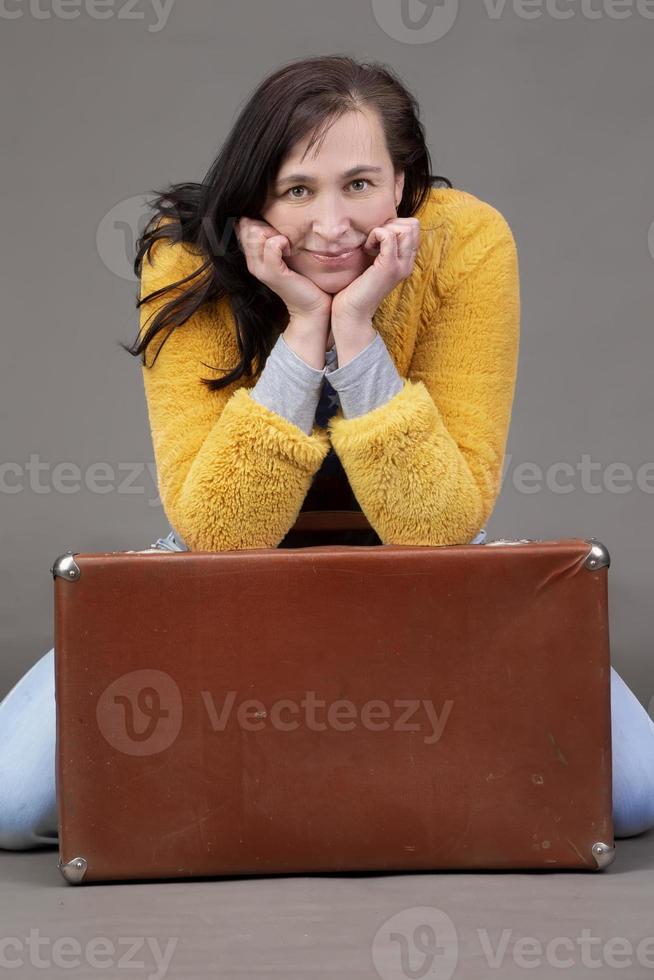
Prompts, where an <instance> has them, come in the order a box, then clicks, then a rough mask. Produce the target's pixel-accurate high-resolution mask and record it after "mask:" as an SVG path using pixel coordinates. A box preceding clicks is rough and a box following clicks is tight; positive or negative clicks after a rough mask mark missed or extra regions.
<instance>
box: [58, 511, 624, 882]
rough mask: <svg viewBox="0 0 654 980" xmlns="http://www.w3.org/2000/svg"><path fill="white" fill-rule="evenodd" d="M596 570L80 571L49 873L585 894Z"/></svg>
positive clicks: (562, 555)
mask: <svg viewBox="0 0 654 980" xmlns="http://www.w3.org/2000/svg"><path fill="white" fill-rule="evenodd" d="M304 520H305V522H308V524H310V523H311V520H313V521H314V522H315V521H318V522H321V521H322V522H325V521H328V520H329V517H328V515H318V516H317V517H314V518H308V517H307V518H305V519H304ZM346 520H347V521H350V522H354V523H357V524H360V523H361V521H362V517H361V516H356V515H352V516H351V517H347V518H346ZM314 530H315V524H314ZM590 549H591V545H590V544H589V542H588V541H586V540H584V539H577V538H573V539H562V540H555V541H531V542H523V543H516V544H513V545H510V544H496V545H494V546H492V542H489V543H488V544H486V545H485V546H484V547H479V546H476V545H472V544H471V545H455V546H442V547H417V546H405V545H381V546H377V547H360V548H356V547H349V546H341V545H325V546H314V547H307V548H299V549H288V550H283V549H282V550H280V549H250V550H245V551H232V552H225V553H216V552H211V551H207V552H198V551H195V552H161V551H159V552H155V551H150V552H142V553H139V552H108V553H93V554H91V553H78V554H76V555H75V556H74V558H75V562H76V563H77V566H78V567H79V570H80V575H79V577H78V578H77V580H74V581H67V580H65V579H63V578H61V577H56V578H55V583H54V589H55V596H54V599H55V664H56V698H57V781H58V782H57V785H58V807H59V841H60V857H61V860H62V862H63V863H64V864H65V863H67V862H69V861H72V860H73V859H75V858H77V857H82V858H84V860H85V861H86V862H87V870H86V873H85V877H84V882H87V881H109V880H144V879H153V878H186V877H193V876H223V875H227V876H228V875H240V874H276V873H288V872H292V873H310V872H321V871H373V870H375V871H390V870H405V871H418V870H423V869H424V870H445V869H447V870H449V869H452V870H455V869H470V870H472V869H512V870H518V869H536V868H541V869H544V870H549V871H553V870H559V869H574V868H576V869H579V870H595V869H596V862H595V858H594V856H593V853H592V851H591V849H592V847H593V845H594V844H596V842H603V843H605V844H607V845H609V846H610V845H612V844H613V826H612V799H611V792H612V790H611V741H610V739H611V728H610V724H611V723H610V689H609V679H610V654H609V634H608V610H607V572H608V569H607V567H606V566H603V567H599V568H595V569H589V568H587V567H586V566H585V561H586V559H587V557H588V555H589V552H590ZM327 619H328V622H329V629H325V628H324V627H325V622H326V621H327ZM310 692H314V693H313V695H311V694H310ZM310 697H315V698H316V699H321V700H322V701H324V702H325V705H324V707H323V708H320V709H317V711H316V715H315V718H316V720H317V724H315V725H314V724H312V723H311V722H310V719H309V714H308V711H306V710H305V709H303V708H302V702H303V699H306V698H310ZM250 699H256V700H257V701H258V702H260V704H259V705H257V704H254V705H252V704H251V703H250V706H249V708H248V709H247V711H246V709H245V708H244V707H243V704H244V702H247V701H249V700H250ZM230 701H231V710H230V709H229V705H230ZM343 701H345V702H346V703H347V704H349V705H350V709H351V710H350V709H348V710H346V709H343V707H342V702H343ZM289 702H290V704H291V705H295V706H297V710H296V711H293V709H292V707H291V708H289V707H288V704H289ZM336 702H341V708H339V709H338V711H337V708H335V707H334V705H336ZM372 702H374V703H378V702H381V705H382V708H381V709H380V708H379V705H378V706H377V708H374V707H370V704H371V703H372ZM284 704H286V708H284V707H283V705H284ZM366 705H368V706H369V707H368V708H365V707H364V706H366ZM384 705H385V706H386V716H385V717H384V714H383V711H384V707H383V706H384ZM427 705H431V706H432V707H431V709H428V708H427V707H426V706H427ZM225 706H227V712H226V715H225V718H224V725H223V727H222V728H220V726H219V725H218V721H217V719H219V718H220V716H221V712H222V709H223V707H225ZM429 710H431V711H432V720H430V716H429ZM239 711H241V713H242V714H241V720H240V721H239V714H238V713H239ZM243 712H246V714H245V715H243ZM276 712H277V716H276V715H275V713H276ZM328 712H331V713H332V714H331V715H330V714H329V713H328ZM364 712H368V714H367V715H364ZM243 718H245V721H243ZM328 719H330V720H328ZM364 719H365V722H364ZM434 719H435V721H434ZM280 721H281V724H280ZM293 722H297V724H296V725H295V726H294V725H293ZM343 722H348V723H353V724H349V725H348V724H345V725H344V724H343ZM384 722H385V724H384ZM289 723H290V725H289ZM434 735H436V736H437V737H436V738H434V737H433V736H434Z"/></svg>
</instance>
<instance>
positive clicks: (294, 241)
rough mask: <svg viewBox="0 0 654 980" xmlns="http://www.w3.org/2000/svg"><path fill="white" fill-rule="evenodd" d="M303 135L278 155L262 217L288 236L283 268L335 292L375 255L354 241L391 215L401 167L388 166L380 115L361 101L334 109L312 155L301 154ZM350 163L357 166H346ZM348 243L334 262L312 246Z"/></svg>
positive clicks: (323, 248) (326, 248) (324, 248)
mask: <svg viewBox="0 0 654 980" xmlns="http://www.w3.org/2000/svg"><path fill="white" fill-rule="evenodd" d="M308 142H309V137H308V136H307V138H306V139H304V140H301V141H300V142H299V143H298V144H296V146H295V147H294V148H293V150H292V151H291V152H290V153H289V154H288V155H287V157H286V158H285V160H284V161H283V162H282V164H281V166H280V168H279V171H278V173H277V177H276V182H275V186H274V187H273V188H271V190H270V193H269V195H268V198H267V200H266V204H265V207H264V209H263V211H262V213H261V217H262V218H263V220H264V221H267V222H268V224H270V225H272V226H273V228H276V229H277V231H278V232H279V233H280V234H282V235H285V236H286V238H288V240H289V243H290V245H291V254H290V255H287V256H284V261H285V262H286V264H287V265H288V267H289V269H293V270H294V271H295V272H299V273H300V274H301V275H303V276H306V277H307V278H308V279H311V280H312V282H315V283H316V285H317V286H320V288H321V289H322V290H324V291H325V292H326V293H330V294H334V293H338V292H340V290H342V289H344V288H345V287H346V286H347V285H349V283H351V282H352V281H353V280H354V279H356V278H357V277H358V276H360V275H361V274H362V272H364V271H365V270H366V269H367V268H368V266H370V265H372V263H373V262H374V261H375V256H374V255H368V254H367V253H366V252H364V251H363V250H362V248H361V246H362V245H363V244H364V243H365V241H366V239H367V237H368V235H369V233H370V231H371V230H372V229H373V228H375V227H377V226H378V225H383V224H385V223H386V222H387V221H388V220H389V219H392V218H396V217H397V206H398V204H399V203H400V200H401V198H402V189H403V187H404V173H400V174H399V175H396V174H394V172H393V165H392V162H391V158H390V156H389V154H388V150H387V149H386V143H385V140H384V134H383V130H382V128H381V124H380V122H379V118H378V116H377V114H376V113H375V112H372V111H371V110H368V109H363V110H362V111H361V112H349V113H346V114H345V115H343V116H341V118H340V119H338V120H337V121H336V122H335V123H334V124H333V125H332V126H331V128H330V129H329V130H328V132H327V134H326V136H325V137H324V141H323V144H322V146H321V147H320V151H319V153H318V155H317V156H312V157H311V158H309V156H307V157H305V159H304V160H303V159H302V155H303V153H304V151H305V147H306V145H307V143H308ZM312 153H314V154H315V147H314V149H313V150H312ZM354 167H357V168H359V167H361V170H360V171H357V173H356V174H349V173H348V171H349V170H350V169H352V168H354ZM350 249H353V252H352V255H350V256H349V258H345V259H343V260H339V262H338V263H332V262H330V263H324V262H321V261H320V260H319V258H318V257H316V255H314V254H313V253H314V252H342V251H345V250H350Z"/></svg>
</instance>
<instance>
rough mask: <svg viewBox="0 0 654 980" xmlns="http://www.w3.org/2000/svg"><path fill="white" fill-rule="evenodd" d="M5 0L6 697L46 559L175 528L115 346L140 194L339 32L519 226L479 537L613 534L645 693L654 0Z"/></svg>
mask: <svg viewBox="0 0 654 980" xmlns="http://www.w3.org/2000/svg"><path fill="white" fill-rule="evenodd" d="M0 8H1V9H0V45H1V51H0V53H1V58H0V65H1V66H2V67H1V69H0V71H1V72H2V75H3V76H4V77H3V80H2V81H3V84H2V92H3V100H2V104H3V119H2V128H1V133H2V136H1V140H2V180H1V182H0V193H1V194H2V264H1V268H2V323H3V332H2V359H1V364H2V383H1V386H0V398H1V399H2V409H1V418H2V443H1V459H0V465H1V470H0V472H1V479H0V484H1V490H2V492H1V493H0V507H1V508H2V510H1V522H0V529H1V533H2V559H1V562H0V569H1V575H2V589H1V593H0V602H1V613H0V615H1V620H0V629H1V642H2V656H1V658H0V696H2V695H3V694H4V693H5V692H6V691H7V690H8V689H9V688H10V687H11V685H12V684H13V683H15V681H16V680H17V679H18V678H19V677H20V676H21V675H22V674H23V673H24V672H25V670H27V668H28V667H29V666H31V664H33V663H34V662H35V661H36V660H37V659H38V658H39V657H40V656H41V655H42V654H43V653H45V651H46V650H48V649H49V648H50V647H51V646H52V645H53V642H54V640H53V621H52V617H53V596H52V591H53V583H52V577H51V575H50V571H49V568H50V565H51V563H52V561H53V560H54V558H55V557H56V556H57V555H59V554H60V553H61V552H63V551H66V550H67V549H69V548H71V549H73V550H78V551H81V550H85V551H94V550H98V551H100V550H105V549H109V550H122V549H130V548H133V549H137V548H144V547H147V546H148V545H149V544H150V543H151V542H152V541H153V540H154V539H155V538H156V537H158V536H159V535H162V534H165V533H166V532H167V530H168V523H167V521H166V518H165V515H164V513H163V511H162V509H161V506H160V503H159V501H158V497H157V491H156V484H155V469H154V458H153V452H152V446H151V442H150V434H149V428H148V422H147V414H146V405H145V399H144V394H143V389H142V380H141V374H140V366H139V362H138V359H136V358H132V357H130V356H129V355H128V354H127V353H126V352H124V351H123V350H121V349H120V348H119V347H118V346H117V341H118V340H123V341H126V342H131V341H132V340H133V339H134V336H135V331H136V327H137V314H136V308H135V300H136V295H137V284H136V281H135V279H134V278H133V276H132V274H131V270H130V260H131V257H132V246H133V242H134V239H135V237H136V230H137V225H139V223H140V222H142V220H143V217H144V215H145V210H144V208H143V203H144V201H145V199H146V198H147V197H150V196H151V192H152V189H153V188H161V187H164V186H165V185H166V184H167V183H168V182H170V181H180V180H186V179H189V180H199V179H200V178H201V177H202V175H203V174H204V172H205V170H206V168H207V166H208V165H209V163H210V161H211V160H212V159H213V157H214V156H215V154H216V152H217V150H218V148H219V146H220V144H221V142H222V139H223V138H224V136H225V134H226V133H227V131H228V129H229V127H230V125H231V123H232V122H233V120H234V118H235V115H236V113H237V111H238V110H239V109H240V107H241V106H242V104H243V102H244V101H245V99H246V98H247V96H248V94H249V93H250V91H251V90H252V88H253V87H254V86H255V85H256V84H257V83H258V82H259V81H260V80H261V78H263V76H264V75H265V74H267V73H268V72H269V71H271V70H272V69H273V68H275V67H277V66H279V65H281V64H282V63H284V62H286V61H288V60H291V59H295V58H298V57H301V56H305V55H315V54H324V53H330V52H331V53H333V52H342V53H348V54H352V55H354V56H355V57H360V58H364V57H366V58H373V59H377V60H381V61H384V62H387V63H389V64H390V65H392V66H393V67H394V68H395V69H396V70H397V71H399V72H400V74H401V76H402V77H403V79H404V80H405V81H406V83H407V84H408V85H409V87H410V88H411V89H412V90H413V91H414V92H415V93H416V95H417V97H418V99H419V101H420V104H421V107H422V118H423V120H424V123H425V126H426V130H427V134H428V138H429V145H430V150H431V152H432V156H433V162H434V172H435V173H440V174H446V175H447V176H448V177H449V178H450V179H451V180H452V181H453V183H454V184H455V186H457V187H460V188H463V189H466V190H468V191H470V192H471V193H473V194H475V195H477V196H479V197H481V198H483V199H485V200H487V201H489V202H490V203H491V204H493V205H494V206H495V207H497V208H498V209H499V210H500V211H501V212H502V213H503V214H504V215H505V216H506V218H507V220H508V221H509V223H510V225H511V227H512V229H513V232H514V235H515V237H516V241H517V244H518V250H519V256H520V268H521V286H522V312H523V318H522V336H521V356H520V369H519V378H518V387H517V392H516V398H515V403H514V414H513V423H512V428H511V433H510V438H509V443H508V447H507V461H506V468H505V476H504V482H503V488H502V493H501V496H500V499H499V502H498V504H497V507H496V509H495V512H494V514H493V516H492V518H491V520H490V521H489V523H488V531H489V535H490V536H491V537H500V536H502V537H535V538H556V537H564V536H591V535H594V536H595V537H597V538H599V539H600V540H602V541H604V542H605V543H606V545H607V547H608V548H609V551H610V554H611V558H612V566H611V569H610V573H609V574H610V615H611V640H612V652H613V663H614V666H615V667H616V669H617V670H618V671H619V672H620V673H621V674H622V676H623V677H624V678H625V680H626V681H627V683H629V684H630V685H631V686H632V688H633V689H634V691H635V692H636V693H637V695H638V697H639V698H640V700H641V701H642V702H643V703H644V704H645V705H648V706H649V708H650V713H652V708H653V707H654V701H651V700H650V699H652V695H653V694H654V642H653V639H652V636H653V632H654V631H653V628H652V620H653V616H652V606H653V603H652V599H653V596H652V550H651V549H652V548H653V546H654V526H653V521H652V516H653V510H654V463H653V459H654V456H653V447H652V420H653V411H652V408H653V406H652V385H651V374H652V362H653V360H654V344H653V341H652V308H653V295H652V282H653V280H654V225H653V221H654V197H653V194H652V181H651V175H652V173H654V139H653V125H652V123H653V114H654V113H653V109H654V97H653V95H654V92H653V86H652V60H651V52H652V42H653V40H654V2H652V0H633V3H630V2H629V0H619V2H618V0H614V2H612V0H583V2H582V0H557V2H556V3H554V2H553V0H543V2H542V3H539V2H538V0H529V2H519V0H505V2H503V0H483V2H482V0H480V2H476V3H466V4H465V5H464V4H463V2H461V3H457V2H456V0H445V2H442V3H441V2H439V3H433V2H430V3H428V4H424V3H420V2H418V0H411V2H409V3H400V2H398V0H361V2H357V3H355V4H352V3H346V2H338V0H331V2H330V3H329V4H328V3H324V2H317V0H302V2H296V0H275V3H268V2H262V0H255V2H254V3H250V4H245V5H238V4H235V3H234V4H226V3H216V2H213V0H172V3H171V2H170V0H168V2H155V0H135V2H133V0H131V2H130V3H127V2H126V0H115V2H113V3H112V2H111V0H109V2H106V0H104V2H103V3H102V4H97V5H96V4H95V3H94V2H93V0H79V2H76V0H66V2H65V3H61V2H59V3H56V2H54V0H52V2H46V0H5V2H4V3H3V4H1V5H0ZM141 226H142V225H141ZM92 656H93V651H92V650H89V657H92Z"/></svg>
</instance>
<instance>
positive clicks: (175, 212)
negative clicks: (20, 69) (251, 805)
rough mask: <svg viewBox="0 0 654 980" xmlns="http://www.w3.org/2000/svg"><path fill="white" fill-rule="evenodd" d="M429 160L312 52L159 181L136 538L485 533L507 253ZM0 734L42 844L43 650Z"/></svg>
mask: <svg viewBox="0 0 654 980" xmlns="http://www.w3.org/2000/svg"><path fill="white" fill-rule="evenodd" d="M316 144H317V149H314V147H315V146H316ZM437 180H438V179H437V178H432V177H431V174H430V163H429V154H428V151H427V148H426V145H425V141H424V135H423V130H422V126H421V124H420V123H419V121H418V117H417V105H416V102H415V100H414V98H413V97H412V96H411V95H410V94H409V93H408V92H407V91H406V89H405V88H404V87H403V86H402V84H401V83H400V81H399V80H398V79H397V78H395V77H394V76H393V74H392V73H391V72H390V71H388V70H387V69H386V68H385V67H382V66H379V65H369V64H360V63H357V62H356V61H354V60H353V59H351V58H347V57H338V56H334V57H332V56H325V57H322V58H312V59H308V60H304V61H299V62H294V63H291V64H290V65H287V66H285V67H283V68H282V69H280V70H279V71H277V72H275V73H274V74H273V75H271V76H270V77H269V78H267V79H265V80H264V82H263V83H262V84H261V85H260V86H259V88H258V89H257V90H256V91H255V93H254V94H253V96H252V97H251V99H250V100H249V102H248V103H247V104H246V106H245V108H244V109H243V111H242V113H241V114H240V116H239V118H238V119H237V121H236V124H235V126H234V128H233V130H232V133H231V134H230V136H229V138H228V140H227V142H226V144H225V146H224V148H223V150H222V151H221V153H220V155H219V156H218V158H217V160H216V161H215V163H214V164H213V165H212V167H211V169H210V170H209V172H208V174H207V176H206V177H205V179H204V181H203V182H202V183H201V184H197V185H195V184H182V185H178V186H175V187H173V188H171V189H170V190H169V191H168V192H167V193H165V194H161V195H160V196H159V197H158V199H157V201H156V211H157V213H156V215H155V216H154V218H153V221H152V222H151V223H150V225H149V227H148V228H147V229H146V231H145V233H144V235H143V236H142V238H141V240H140V242H139V247H138V249H137V256H136V259H135V270H136V272H137V274H139V275H140V278H141V295H140V299H139V306H140V309H141V316H140V331H139V338H138V341H137V343H136V344H135V345H134V346H133V347H131V348H126V349H127V350H128V351H129V352H130V353H132V354H134V355H137V354H141V355H142V356H143V361H142V364H143V379H144V385H145V391H146V398H147V405H148V414H149V421H150V425H151V429H152V438H153V445H154V451H155V458H156V464H157V473H158V479H159V490H160V494H161V498H162V503H163V506H164V510H165V512H166V515H167V517H168V518H169V520H170V522H171V529H170V533H169V534H168V535H167V536H166V537H162V538H159V539H158V540H157V542H156V543H155V545H154V547H159V548H164V549H168V550H184V549H186V548H187V547H188V548H191V549H194V550H230V549H242V548H252V547H290V546H298V545H302V544H306V543H311V541H310V540H307V539H304V540H303V539H302V537H301V536H298V533H297V532H293V531H292V530H291V528H292V525H293V523H294V521H295V519H296V517H297V515H298V512H299V511H300V510H301V509H302V508H304V509H312V510H313V509H316V508H321V507H328V508H336V509H359V510H363V511H364V513H365V515H366V517H367V518H368V520H369V523H370V526H371V528H372V531H371V532H364V536H363V537H361V536H359V537H358V538H357V537H356V534H357V533H359V532H356V533H355V532H349V536H345V537H341V538H339V539H338V540H339V541H340V542H345V543H359V544H360V543H370V544H380V543H397V544H412V543H415V544H423V545H424V544H434V545H439V544H441V545H442V544H457V543H468V542H471V543H483V541H484V540H485V530H484V528H483V524H484V523H485V522H486V520H487V519H488V517H489V516H490V514H491V512H492V510H493V507H494V504H495V501H496V498H497V495H498V493H499V487H500V478H501V466H502V462H503V456H504V450H505V445H506V439H507V434H508V427H509V423H510V416H511V408H512V402H513V394H514V388H515V377H516V368H517V358H518V335H519V306H520V302H519V282H518V263H517V254H516V248H515V242H514V240H513V236H512V234H511V231H510V229H509V226H508V224H507V223H506V221H505V220H504V218H503V217H502V216H501V214H499V212H498V211H496V210H495V209H494V208H492V207H490V205H488V204H486V203H485V202H483V201H481V200H479V199H477V198H476V197H474V196H473V195H471V194H469V193H466V192H464V191H459V190H455V189H454V188H453V187H452V185H451V184H450V183H449V181H442V180H441V181H440V183H443V182H444V183H445V184H446V185H447V186H445V187H436V186H434V183H435V182H436V181H437ZM296 191H299V192H300V193H299V194H297V193H296ZM335 253H346V254H342V255H341V256H340V257H336V256H335ZM325 255H327V257H325ZM330 255H331V257H330ZM162 334H163V336H162ZM150 351H152V353H153V355H154V356H153V359H152V361H151V362H150V363H146V359H145V353H146V352H148V353H149V352H150ZM204 369H206V370H204ZM203 370H204V373H206V372H207V371H208V372H210V376H209V377H204V378H203V377H202V374H203ZM216 372H221V373H222V374H223V376H222V377H215V376H212V375H214V374H215V373H216ZM611 711H612V734H613V808H614V826H615V833H616V836H619V837H628V836H632V835H634V834H638V833H641V832H642V831H644V830H646V829H648V828H649V827H651V826H653V825H654V722H652V720H651V719H650V718H649V717H648V715H647V713H646V712H645V710H644V708H643V707H642V705H641V704H640V702H639V701H638V700H637V699H636V697H635V696H634V694H633V693H632V692H631V691H630V690H629V688H628V687H627V686H626V684H625V683H624V681H622V679H621V678H620V677H619V676H618V674H617V673H616V672H615V671H614V670H613V669H612V670H611ZM0 732H1V733H2V738H1V743H0V786H2V791H3V792H2V798H1V799H0V846H2V847H5V848H11V849H24V848H32V847H39V846H47V845H54V844H56V843H57V813H56V798H55V775H54V757H55V701H54V648H52V649H51V650H50V651H48V653H46V654H45V655H44V656H43V657H42V658H41V659H40V660H39V661H37V663H36V664H35V665H34V666H33V667H32V668H31V669H30V670H29V671H28V672H27V673H26V674H25V675H24V676H23V677H22V678H21V680H20V681H19V682H18V684H17V685H16V686H15V687H14V688H13V689H12V691H10V692H9V694H8V695H7V697H6V698H5V700H4V701H3V702H2V704H0Z"/></svg>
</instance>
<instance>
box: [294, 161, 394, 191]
mask: <svg viewBox="0 0 654 980" xmlns="http://www.w3.org/2000/svg"><path fill="white" fill-rule="evenodd" d="M382 169H383V168H382V167H373V166H369V165H368V164H363V163H362V164H359V166H357V167H350V169H349V170H346V171H345V173H342V174H341V179H342V180H344V179H345V178H346V177H356V175H357V174H360V173H376V174H379V173H381V172H382ZM289 180H298V181H300V180H302V181H304V182H305V183H307V184H312V183H313V181H314V178H313V177H311V176H310V175H309V174H286V176H285V177H279V178H278V180H277V182H276V183H277V186H278V187H279V186H280V184H285V183H286V182H287V181H289Z"/></svg>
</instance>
